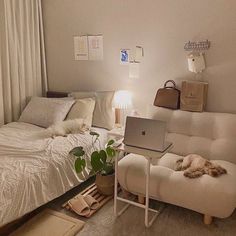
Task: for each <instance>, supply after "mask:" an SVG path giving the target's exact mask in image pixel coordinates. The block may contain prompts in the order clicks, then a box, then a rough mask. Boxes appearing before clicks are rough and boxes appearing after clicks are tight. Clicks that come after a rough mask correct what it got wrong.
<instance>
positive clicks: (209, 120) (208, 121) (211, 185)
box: [118, 107, 236, 224]
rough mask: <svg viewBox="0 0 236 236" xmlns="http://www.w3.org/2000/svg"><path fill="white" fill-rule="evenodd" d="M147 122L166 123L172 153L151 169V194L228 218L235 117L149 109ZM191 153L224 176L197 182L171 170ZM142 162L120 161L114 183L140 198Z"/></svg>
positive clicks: (233, 199)
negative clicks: (219, 168) (223, 171)
mask: <svg viewBox="0 0 236 236" xmlns="http://www.w3.org/2000/svg"><path fill="white" fill-rule="evenodd" d="M149 118H153V119H158V120H163V121H166V122H167V124H168V133H167V140H168V141H170V142H173V144H174V148H173V149H172V150H171V153H167V154H165V155H164V156H163V157H162V158H161V159H159V160H158V161H157V163H156V164H155V165H152V166H151V172H150V173H151V176H150V196H151V198H153V199H157V200H160V201H163V202H167V203H171V204H175V205H178V206H181V207H185V208H188V209H191V210H194V211H197V212H200V213H202V214H204V222H205V223H206V224H210V223H211V220H212V217H213V216H214V217H219V218H226V217H229V216H230V215H231V214H232V212H233V211H234V209H235V207H236V115H234V114H225V113H210V112H203V113H193V112H186V111H180V110H175V111H174V110H169V109H164V108H157V107H152V109H151V111H150V116H149ZM191 153H196V154H199V155H202V156H203V157H205V158H207V159H210V160H211V161H212V162H215V163H218V164H220V165H221V166H222V167H224V168H225V169H226V170H227V172H228V173H227V174H226V175H222V176H220V177H217V178H213V177H211V176H209V175H204V176H202V177H200V178H197V179H189V178H186V177H184V176H183V172H182V171H180V172H177V171H174V166H175V163H176V161H177V160H178V159H180V157H181V156H185V155H187V154H191ZM145 163H146V159H145V158H144V157H142V156H137V155H134V154H129V155H127V156H125V157H124V158H123V159H122V160H120V161H119V167H118V168H119V169H118V180H119V183H120V184H121V186H122V188H123V189H125V190H127V191H129V192H132V193H134V194H136V195H139V196H144V193H145Z"/></svg>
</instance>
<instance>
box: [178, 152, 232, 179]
mask: <svg viewBox="0 0 236 236" xmlns="http://www.w3.org/2000/svg"><path fill="white" fill-rule="evenodd" d="M175 170H176V171H182V170H184V176H186V177H188V178H198V177H200V176H202V175H205V174H207V175H210V176H212V177H218V176H220V175H223V174H226V173H227V171H226V169H224V168H223V167H221V166H220V165H217V164H215V163H212V162H210V161H208V160H207V159H205V158H203V157H201V156H199V155H197V154H190V155H188V156H186V157H184V158H183V159H180V160H178V161H177V162H176V168H175Z"/></svg>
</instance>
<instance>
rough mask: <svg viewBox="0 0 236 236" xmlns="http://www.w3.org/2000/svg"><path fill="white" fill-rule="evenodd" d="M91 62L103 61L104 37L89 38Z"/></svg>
mask: <svg viewBox="0 0 236 236" xmlns="http://www.w3.org/2000/svg"><path fill="white" fill-rule="evenodd" d="M88 45H89V60H103V36H102V35H94V36H88Z"/></svg>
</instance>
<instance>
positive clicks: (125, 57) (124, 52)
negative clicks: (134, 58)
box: [120, 49, 130, 65]
mask: <svg viewBox="0 0 236 236" xmlns="http://www.w3.org/2000/svg"><path fill="white" fill-rule="evenodd" d="M129 61H130V49H120V64H121V65H128V64H129Z"/></svg>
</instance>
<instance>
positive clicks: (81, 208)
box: [68, 195, 90, 217]
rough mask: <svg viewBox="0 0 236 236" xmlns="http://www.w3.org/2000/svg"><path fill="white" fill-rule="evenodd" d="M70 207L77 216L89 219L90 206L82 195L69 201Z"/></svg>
mask: <svg viewBox="0 0 236 236" xmlns="http://www.w3.org/2000/svg"><path fill="white" fill-rule="evenodd" d="M68 205H69V206H70V208H71V209H72V210H73V211H74V212H75V213H76V214H78V215H80V216H86V217H87V216H88V215H89V214H90V208H89V205H88V204H87V203H86V201H85V200H84V197H83V196H82V195H79V196H77V197H76V198H73V199H71V200H69V201H68Z"/></svg>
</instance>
